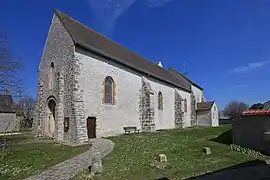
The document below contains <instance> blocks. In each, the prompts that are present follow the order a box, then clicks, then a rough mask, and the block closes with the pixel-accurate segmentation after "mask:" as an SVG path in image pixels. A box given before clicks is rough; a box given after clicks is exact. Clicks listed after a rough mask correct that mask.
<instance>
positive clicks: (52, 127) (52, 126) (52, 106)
mask: <svg viewBox="0 0 270 180" xmlns="http://www.w3.org/2000/svg"><path fill="white" fill-rule="evenodd" d="M55 106H56V103H55V101H54V100H53V99H51V100H50V101H49V103H48V107H49V109H50V113H49V131H50V134H51V135H53V134H54V132H55Z"/></svg>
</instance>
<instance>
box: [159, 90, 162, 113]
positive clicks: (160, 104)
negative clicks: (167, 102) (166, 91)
mask: <svg viewBox="0 0 270 180" xmlns="http://www.w3.org/2000/svg"><path fill="white" fill-rule="evenodd" d="M158 109H159V110H163V96H162V93H161V92H159V93H158Z"/></svg>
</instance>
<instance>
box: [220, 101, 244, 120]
mask: <svg viewBox="0 0 270 180" xmlns="http://www.w3.org/2000/svg"><path fill="white" fill-rule="evenodd" d="M247 108H248V104H246V103H244V102H240V101H231V102H229V104H228V105H227V106H226V107H225V108H224V111H223V112H224V115H226V116H229V117H232V118H235V117H239V116H241V115H242V113H243V112H244V111H245V110H246V109H247Z"/></svg>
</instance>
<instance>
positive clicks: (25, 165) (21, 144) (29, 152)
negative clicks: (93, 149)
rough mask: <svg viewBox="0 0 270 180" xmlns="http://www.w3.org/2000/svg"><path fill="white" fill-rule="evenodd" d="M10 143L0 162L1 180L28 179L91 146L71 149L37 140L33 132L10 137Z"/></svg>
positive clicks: (0, 153) (0, 155)
mask: <svg viewBox="0 0 270 180" xmlns="http://www.w3.org/2000/svg"><path fill="white" fill-rule="evenodd" d="M1 139H3V137H0V140H1ZM8 142H9V144H10V146H9V147H8V148H7V149H6V153H5V156H4V159H1V160H0V179H23V178H26V177H28V176H30V175H34V174H37V173H40V172H42V171H43V170H45V169H47V168H49V167H51V166H53V165H55V164H58V163H60V162H62V161H64V160H67V159H69V158H71V157H74V156H76V155H78V154H80V153H82V152H85V151H86V150H88V149H89V145H84V146H79V147H70V146H65V145H60V144H56V143H53V142H52V141H50V140H47V141H46V142H43V141H40V140H35V139H34V138H33V137H32V136H31V132H25V133H23V134H22V135H15V136H8ZM2 156H3V152H2V151H1V152H0V157H2Z"/></svg>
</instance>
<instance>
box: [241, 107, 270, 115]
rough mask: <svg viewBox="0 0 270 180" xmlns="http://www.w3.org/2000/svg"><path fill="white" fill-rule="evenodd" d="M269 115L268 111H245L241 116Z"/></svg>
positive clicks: (269, 111)
mask: <svg viewBox="0 0 270 180" xmlns="http://www.w3.org/2000/svg"><path fill="white" fill-rule="evenodd" d="M263 115H270V109H247V110H245V111H244V112H243V116H263Z"/></svg>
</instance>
